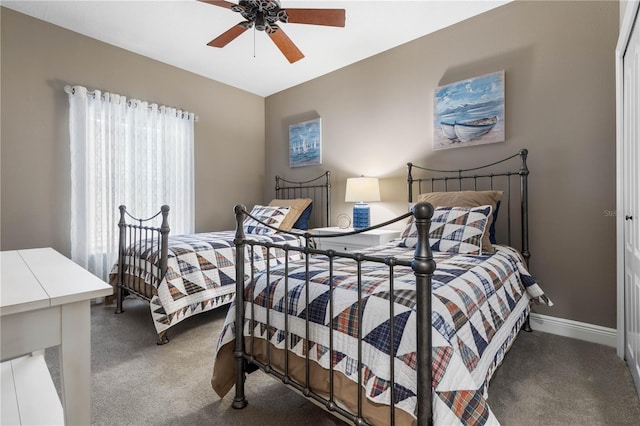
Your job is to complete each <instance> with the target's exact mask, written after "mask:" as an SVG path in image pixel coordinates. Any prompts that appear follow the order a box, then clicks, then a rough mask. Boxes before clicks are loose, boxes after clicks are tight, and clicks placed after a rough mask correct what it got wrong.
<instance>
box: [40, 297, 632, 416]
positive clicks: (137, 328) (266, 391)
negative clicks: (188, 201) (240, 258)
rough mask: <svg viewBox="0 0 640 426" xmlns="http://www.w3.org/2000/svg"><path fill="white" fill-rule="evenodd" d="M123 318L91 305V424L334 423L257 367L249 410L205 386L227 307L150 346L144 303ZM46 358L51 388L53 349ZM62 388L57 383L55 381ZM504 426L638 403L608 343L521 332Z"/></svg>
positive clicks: (505, 389)
mask: <svg viewBox="0 0 640 426" xmlns="http://www.w3.org/2000/svg"><path fill="white" fill-rule="evenodd" d="M124 306H125V309H126V312H125V313H123V314H121V315H115V314H114V313H113V311H114V307H113V306H105V305H93V306H92V308H91V321H92V324H91V326H92V330H91V331H92V388H91V399H92V410H91V419H92V424H95V425H253V424H255V425H257V424H262V425H274V426H275V425H340V424H343V423H342V422H341V421H340V420H338V419H336V418H334V417H333V416H331V415H330V414H328V413H326V412H324V411H323V410H322V409H320V408H318V407H316V406H315V405H313V404H311V403H310V402H308V401H306V400H305V399H304V398H302V397H301V396H299V395H297V394H296V393H294V392H293V391H290V390H288V389H287V388H285V387H284V385H282V384H281V383H280V382H279V381H277V380H276V379H273V378H271V377H269V376H267V375H265V374H264V373H262V372H260V371H258V372H255V373H253V374H251V375H249V376H248V378H247V386H246V388H247V398H248V401H249V405H248V407H247V408H245V409H244V410H234V409H233V408H231V399H232V397H233V395H232V394H233V391H231V392H230V394H229V395H227V396H226V397H225V398H223V399H222V400H221V399H220V398H218V396H217V395H216V394H215V393H214V392H213V391H212V389H211V385H210V379H211V372H212V366H213V360H214V350H215V347H216V342H217V338H218V334H219V332H220V330H221V327H222V323H223V321H224V317H225V313H226V309H225V308H221V309H218V310H214V311H211V312H207V313H204V314H200V315H197V316H195V317H193V318H189V319H187V320H186V321H183V322H182V323H180V324H178V325H177V326H175V327H173V328H172V329H170V330H169V338H170V339H171V341H170V343H169V344H167V345H164V346H157V345H156V344H155V339H156V335H155V330H154V327H153V324H152V322H151V315H150V313H149V308H148V305H147V304H145V303H143V302H141V301H138V300H135V299H127V300H126V301H125V305H124ZM46 359H47V363H48V364H49V367H50V369H51V371H52V376H53V378H54V382H55V383H56V385H58V383H59V368H58V352H57V349H48V350H47V351H46ZM58 386H59V385H58ZM489 404H490V406H491V408H492V409H493V411H494V413H495V414H496V416H497V418H498V419H499V420H500V422H501V423H502V424H503V425H518V426H525V425H581V426H585V425H638V424H640V400H639V399H638V395H637V394H636V392H635V388H634V387H633V384H632V379H631V376H630V374H629V371H628V370H627V367H626V365H625V364H624V362H623V361H621V360H620V359H618V358H617V357H616V354H615V350H614V349H613V348H610V347H606V346H601V345H597V344H592V343H587V342H583V341H580V340H575V339H569V338H564V337H559V336H555V335H551V334H546V333H541V332H533V333H524V332H522V333H520V335H519V336H518V338H517V339H516V342H515V343H514V345H513V348H512V349H511V351H510V352H509V353H508V354H507V356H506V359H505V361H504V363H503V365H502V366H501V367H500V368H499V369H498V371H497V372H496V374H495V376H494V379H493V380H492V382H491V386H490V387H489Z"/></svg>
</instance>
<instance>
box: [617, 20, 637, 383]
mask: <svg viewBox="0 0 640 426" xmlns="http://www.w3.org/2000/svg"><path fill="white" fill-rule="evenodd" d="M623 98H624V99H623V129H622V130H623V142H622V144H623V162H622V164H623V168H624V171H623V206H624V211H623V212H621V213H622V215H623V216H624V243H623V245H624V297H625V303H624V308H625V350H624V352H625V359H626V360H627V364H628V365H629V370H630V371H631V374H632V376H633V379H634V381H635V383H636V388H637V389H638V392H639V393H640V194H639V192H640V170H639V169H640V147H639V146H640V143H639V140H640V130H639V128H640V124H639V121H640V29H638V24H637V22H636V23H635V25H634V28H633V29H632V30H631V36H630V38H629V44H628V45H627V49H626V52H625V54H624V57H623Z"/></svg>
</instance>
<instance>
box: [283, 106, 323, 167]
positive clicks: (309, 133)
mask: <svg viewBox="0 0 640 426" xmlns="http://www.w3.org/2000/svg"><path fill="white" fill-rule="evenodd" d="M316 164H322V122H321V119H320V118H315V119H313V120H309V121H304V122H302V123H298V124H292V125H290V126H289V167H301V166H313V165H316Z"/></svg>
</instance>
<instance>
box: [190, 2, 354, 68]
mask: <svg viewBox="0 0 640 426" xmlns="http://www.w3.org/2000/svg"><path fill="white" fill-rule="evenodd" d="M200 1H201V2H203V3H209V4H212V5H214V6H220V7H224V8H227V9H231V10H232V11H234V12H238V13H239V14H240V15H242V17H243V18H244V19H245V21H242V22H240V23H239V24H237V25H235V26H233V27H231V28H230V29H229V30H227V31H225V32H224V33H222V34H220V35H219V36H218V37H216V38H214V39H213V40H211V41H210V42H209V43H207V45H208V46H212V47H224V46H226V45H227V44H229V43H230V42H232V41H233V40H235V39H236V38H237V37H238V36H239V35H240V34H242V33H244V32H245V31H246V30H248V29H249V28H252V27H253V28H255V29H256V30H258V31H264V32H265V33H267V34H268V35H269V37H270V38H271V40H273V42H274V43H275V44H276V46H278V49H280V51H281V52H282V54H283V55H284V56H285V57H286V58H287V60H288V61H289V62H290V63H294V62H296V61H299V60H300V59H302V58H304V55H303V54H302V52H301V51H300V49H298V47H297V46H296V45H295V44H294V43H293V41H291V39H290V38H289V37H288V36H287V35H286V34H285V32H284V31H283V30H282V28H280V26H279V25H278V24H277V23H278V22H284V23H287V22H288V23H295V24H312V25H327V26H330V27H344V22H345V11H344V9H283V8H282V7H280V2H279V1H278V0H240V2H239V3H237V4H236V3H232V2H229V1H213V0H200Z"/></svg>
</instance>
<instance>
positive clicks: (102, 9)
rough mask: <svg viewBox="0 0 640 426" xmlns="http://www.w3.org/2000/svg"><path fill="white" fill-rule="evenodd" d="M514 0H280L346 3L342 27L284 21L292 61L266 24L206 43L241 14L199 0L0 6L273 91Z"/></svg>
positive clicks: (287, 1) (306, 4)
mask: <svg viewBox="0 0 640 426" xmlns="http://www.w3.org/2000/svg"><path fill="white" fill-rule="evenodd" d="M509 1H510V0H501V1H488V0H475V1H474V0H471V1H455V0H449V1H418V0H414V1H365V0H352V1H309V0H304V1H294V0H281V6H282V7H283V8H287V7H291V8H338V9H345V10H346V26H345V27H344V28H334V27H324V26H316V25H302V24H282V25H281V28H282V29H283V30H284V31H285V32H286V34H287V35H288V36H289V38H291V40H292V41H293V42H294V43H295V44H296V45H297V46H298V48H299V49H300V50H301V51H302V52H303V53H304V55H305V58H303V59H302V60H300V61H298V62H296V63H294V64H290V63H289V62H288V61H287V60H286V58H285V57H284V56H283V55H282V54H281V53H280V51H279V50H278V49H277V47H276V46H275V45H274V44H273V42H272V41H271V39H270V38H269V37H268V36H267V35H266V34H264V33H263V32H255V33H254V31H253V30H249V31H246V32H245V33H244V34H242V35H241V36H239V37H238V38H237V39H236V40H234V41H232V42H231V43H229V44H228V45H227V46H226V47H224V48H222V49H220V48H215V47H209V46H207V43H208V42H209V41H211V40H212V39H214V38H215V37H217V36H218V35H220V34H221V33H223V32H224V31H226V30H228V29H229V28H231V27H232V26H234V25H236V24H237V23H239V22H240V21H242V20H243V19H242V17H241V16H240V14H238V13H235V12H232V11H231V10H229V9H225V8H222V7H217V6H212V5H209V4H206V3H202V2H199V1H197V0H173V1H169V0H148V1H131V0H128V1H114V0H103V1H88V0H76V1H29V0H20V1H7V0H2V6H4V7H7V8H9V9H13V10H16V11H18V12H21V13H24V14H26V15H30V16H33V17H35V18H38V19H41V20H44V21H47V22H50V23H52V24H55V25H59V26H61V27H64V28H67V29H69V30H72V31H75V32H78V33H80V34H84V35H86V36H88V37H92V38H94V39H97V40H100V41H103V42H105V43H108V44H111V45H114V46H118V47H121V48H123V49H126V50H129V51H131V52H135V53H138V54H140V55H144V56H147V57H149V58H152V59H155V60H158V61H160V62H164V63H166V64H169V65H173V66H175V67H178V68H182V69H185V70H188V71H191V72H193V73H196V74H199V75H202V76H204V77H208V78H211V79H213V80H216V81H219V82H222V83H225V84H228V85H230V86H234V87H237V88H239V89H243V90H246V91H248V92H251V93H254V94H256V95H259V96H269V95H271V94H273V93H276V92H279V91H281V90H284V89H287V88H289V87H292V86H295V85H298V84H300V83H304V82H305V81H308V80H311V79H314V78H316V77H319V76H321V75H323V74H327V73H329V72H331V71H334V70H336V69H339V68H342V67H344V66H347V65H349V64H352V63H354V62H357V61H359V60H362V59H364V58H367V57H369V56H373V55H375V54H377V53H380V52H383V51H385V50H388V49H391V48H393V47H396V46H398V45H401V44H403V43H406V42H408V41H411V40H414V39H416V38H419V37H422V36H424V35H426V34H429V33H431V32H434V31H437V30H439V29H441V28H444V27H447V26H450V25H452V24H454V23H456V22H460V21H462V20H464V19H467V18H470V17H472V16H474V15H477V14H480V13H482V12H485V11H487V10H490V9H493V8H495V7H498V6H500V5H502V4H505V3H508V2H509ZM234 2H236V3H237V1H236V0H234Z"/></svg>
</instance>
